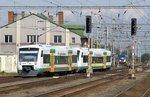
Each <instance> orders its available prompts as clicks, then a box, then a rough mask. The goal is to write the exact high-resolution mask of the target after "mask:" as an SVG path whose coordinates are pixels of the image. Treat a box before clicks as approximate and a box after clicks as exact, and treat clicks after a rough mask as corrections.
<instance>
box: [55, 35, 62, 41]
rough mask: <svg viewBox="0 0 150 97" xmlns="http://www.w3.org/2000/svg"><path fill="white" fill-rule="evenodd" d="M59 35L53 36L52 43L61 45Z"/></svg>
mask: <svg viewBox="0 0 150 97" xmlns="http://www.w3.org/2000/svg"><path fill="white" fill-rule="evenodd" d="M61 39H62V38H61V35H55V36H54V43H61Z"/></svg>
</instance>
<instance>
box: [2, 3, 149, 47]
mask: <svg viewBox="0 0 150 97" xmlns="http://www.w3.org/2000/svg"><path fill="white" fill-rule="evenodd" d="M6 6H12V7H6ZM14 6H53V7H52V8H34V7H32V8H31V7H22V8H21V7H20V8H17V7H14ZM62 6H70V7H69V8H67V9H66V8H63V7H62ZM73 6H78V7H77V8H74V7H73ZM84 6H132V7H131V8H119V7H118V8H106V7H105V8H103V7H99V8H96V9H94V8H93V7H89V8H86V9H85V8H83V7H84ZM136 6H150V0H0V26H2V25H4V24H7V13H8V11H10V10H11V11H14V12H16V13H19V12H21V11H25V12H26V13H27V14H29V13H30V12H32V13H42V14H44V15H48V14H50V15H53V16H54V20H55V21H57V14H56V13H57V12H59V11H63V12H64V20H65V24H82V25H85V17H86V16H87V15H91V16H92V27H93V28H94V27H95V29H96V27H98V26H99V27H101V26H103V25H104V26H107V27H108V30H109V29H112V26H113V25H112V24H113V23H115V24H116V27H117V29H118V31H119V33H122V32H124V33H128V34H125V35H126V36H127V37H128V35H129V34H130V28H129V27H130V22H131V18H137V23H138V33H140V35H141V34H143V35H145V36H146V35H149V34H150V28H149V24H150V7H146V8H139V7H136ZM114 20H115V22H114ZM102 24H103V25H102ZM109 24H111V25H109ZM123 24H127V26H126V25H123ZM143 24H144V26H143ZM104 26H103V27H104ZM120 29H121V30H122V31H121V30H120ZM94 31H95V30H94ZM102 31H103V32H104V30H102ZM95 32H96V31H95ZM109 32H112V31H109ZM96 33H97V32H96ZM116 35H117V33H116ZM120 36H122V38H124V37H126V36H123V34H120ZM149 36H150V35H149ZM144 38H145V39H146V37H144ZM149 38H150V37H149ZM141 39H142V38H141ZM140 41H141V40H140ZM124 47H125V46H124Z"/></svg>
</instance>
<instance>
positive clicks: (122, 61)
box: [119, 54, 127, 65]
mask: <svg viewBox="0 0 150 97" xmlns="http://www.w3.org/2000/svg"><path fill="white" fill-rule="evenodd" d="M119 64H122V65H126V64H127V55H125V54H120V55H119Z"/></svg>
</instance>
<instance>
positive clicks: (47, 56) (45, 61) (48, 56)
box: [43, 54, 50, 63]
mask: <svg viewBox="0 0 150 97" xmlns="http://www.w3.org/2000/svg"><path fill="white" fill-rule="evenodd" d="M49 62H50V55H49V54H44V56H43V63H49Z"/></svg>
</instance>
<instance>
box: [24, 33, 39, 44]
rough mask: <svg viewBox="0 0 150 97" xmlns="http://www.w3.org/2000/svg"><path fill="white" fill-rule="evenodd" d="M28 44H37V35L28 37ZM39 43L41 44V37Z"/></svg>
mask: <svg viewBox="0 0 150 97" xmlns="http://www.w3.org/2000/svg"><path fill="white" fill-rule="evenodd" d="M27 42H28V43H35V42H36V35H27ZM37 42H39V37H37Z"/></svg>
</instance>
